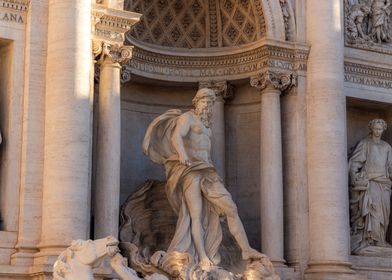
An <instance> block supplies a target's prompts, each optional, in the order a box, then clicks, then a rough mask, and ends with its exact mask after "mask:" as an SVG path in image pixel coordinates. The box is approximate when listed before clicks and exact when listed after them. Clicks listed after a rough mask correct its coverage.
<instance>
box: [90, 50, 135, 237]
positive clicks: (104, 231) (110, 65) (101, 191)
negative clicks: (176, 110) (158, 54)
mask: <svg viewBox="0 0 392 280" xmlns="http://www.w3.org/2000/svg"><path fill="white" fill-rule="evenodd" d="M101 51H102V54H100V59H99V60H98V63H99V64H100V79H99V95H98V133H97V166H96V180H95V182H96V184H95V187H96V188H95V204H94V205H95V210H94V211H95V213H94V214H95V224H94V235H95V238H103V237H105V236H108V235H112V236H115V237H117V236H118V227H119V224H118V221H119V210H120V155H121V99H120V70H121V65H120V62H123V61H125V60H126V59H128V58H129V57H130V56H131V51H130V49H129V48H127V47H119V46H116V45H110V44H107V43H102V49H101Z"/></svg>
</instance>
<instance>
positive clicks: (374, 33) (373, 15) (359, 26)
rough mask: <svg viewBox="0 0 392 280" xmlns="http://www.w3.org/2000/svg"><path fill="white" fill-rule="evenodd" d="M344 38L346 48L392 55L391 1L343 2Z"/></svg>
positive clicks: (353, 0)
mask: <svg viewBox="0 0 392 280" xmlns="http://www.w3.org/2000/svg"><path fill="white" fill-rule="evenodd" d="M345 38H346V44H347V45H348V46H351V47H356V48H362V49H368V50H372V51H377V52H383V53H389V54H392V6H391V0H373V1H370V0H345Z"/></svg>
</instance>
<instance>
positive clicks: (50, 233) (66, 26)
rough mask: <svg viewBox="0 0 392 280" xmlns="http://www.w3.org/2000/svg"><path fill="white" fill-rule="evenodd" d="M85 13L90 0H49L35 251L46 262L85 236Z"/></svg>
mask: <svg viewBox="0 0 392 280" xmlns="http://www.w3.org/2000/svg"><path fill="white" fill-rule="evenodd" d="M90 17H91V1H90V0H70V1H59V0H49V23H48V50H47V66H46V73H47V79H46V99H45V152H44V182H43V205H42V210H43V213H42V234H41V243H40V245H39V248H40V251H41V252H40V253H39V254H38V255H37V257H38V258H40V259H41V261H42V262H43V263H48V262H49V263H50V262H51V261H52V260H53V259H51V258H50V257H51V256H52V257H56V256H57V255H58V254H59V253H60V252H61V251H62V250H64V248H66V247H68V246H69V244H70V243H71V241H72V240H74V239H79V238H81V239H86V238H87V237H88V236H89V224H90V220H89V210H90V162H91V141H90V139H91V103H90V69H91V21H90ZM59 67H60V68H59ZM59 69H60V71H59Z"/></svg>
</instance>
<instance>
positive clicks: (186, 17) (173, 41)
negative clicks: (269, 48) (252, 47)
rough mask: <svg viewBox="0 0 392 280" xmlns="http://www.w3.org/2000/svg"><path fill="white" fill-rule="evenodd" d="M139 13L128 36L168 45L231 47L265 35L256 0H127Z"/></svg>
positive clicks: (187, 47)
mask: <svg viewBox="0 0 392 280" xmlns="http://www.w3.org/2000/svg"><path fill="white" fill-rule="evenodd" d="M125 8H126V9H127V10H130V11H133V12H138V13H141V14H142V15H143V16H142V18H141V21H140V22H139V23H138V24H136V25H135V26H134V28H133V29H132V31H131V32H130V34H129V36H128V39H129V40H130V41H131V42H133V43H134V42H135V41H138V42H144V43H147V44H153V45H159V46H163V47H171V48H173V47H174V48H186V49H190V48H214V47H233V46H240V45H245V44H249V43H252V42H255V41H257V40H260V39H261V38H263V37H265V34H266V24H265V22H264V16H263V10H262V5H261V3H260V1H259V0H187V1H184V0H128V1H125Z"/></svg>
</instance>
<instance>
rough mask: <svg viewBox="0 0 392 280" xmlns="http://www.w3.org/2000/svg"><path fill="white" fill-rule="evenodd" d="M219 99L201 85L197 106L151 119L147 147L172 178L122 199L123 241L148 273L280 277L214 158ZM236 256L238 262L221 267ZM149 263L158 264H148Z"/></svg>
mask: <svg viewBox="0 0 392 280" xmlns="http://www.w3.org/2000/svg"><path fill="white" fill-rule="evenodd" d="M215 99H216V95H215V92H214V91H213V90H211V89H208V88H203V89H200V90H199V91H198V92H197V93H196V95H195V97H194V98H193V100H192V104H193V107H194V109H192V110H190V111H187V112H185V113H182V112H181V111H180V110H169V111H167V112H166V113H164V114H163V115H161V116H159V117H157V118H156V119H155V120H153V122H152V123H151V124H150V125H149V127H148V129H147V132H146V135H145V138H144V141H143V151H144V153H145V154H146V155H147V156H149V158H150V159H151V160H152V161H154V162H155V163H158V164H161V165H164V167H165V170H166V177H167V181H166V182H165V183H156V182H155V183H154V182H152V183H151V182H150V183H148V182H147V183H146V184H145V185H144V186H143V187H142V188H141V189H140V190H139V191H137V192H136V193H135V194H133V195H132V196H131V197H130V198H129V199H128V200H127V202H126V203H125V204H124V205H123V207H122V211H121V215H122V225H121V227H120V236H121V240H122V241H124V239H128V241H131V242H132V243H134V244H133V245H132V246H131V245H130V244H128V251H129V252H130V256H129V258H130V261H131V263H133V264H134V265H135V267H134V266H132V267H133V268H134V269H135V270H137V271H139V272H141V273H144V274H147V273H148V272H149V271H156V269H158V271H159V270H163V271H165V272H166V273H167V275H168V276H169V277H170V278H172V279H254V280H256V279H271V280H272V279H279V277H278V276H277V275H276V273H275V271H274V269H273V266H272V264H271V262H270V261H269V259H268V257H267V256H265V255H263V254H261V253H260V252H258V251H256V250H255V249H253V248H251V247H250V245H249V242H248V238H247V236H246V233H245V230H244V227H243V225H242V222H241V220H240V218H239V216H238V212H237V207H236V205H235V203H234V202H233V200H232V198H231V195H230V193H229V192H228V191H227V190H226V188H225V187H224V185H223V181H222V179H221V178H220V177H219V175H218V174H217V172H216V169H215V167H214V165H213V163H212V161H211V152H210V150H211V135H212V131H211V117H212V107H213V104H214V102H215ZM162 189H163V191H162ZM165 191H166V195H165V193H164V192H165ZM146 200H148V201H147V202H146ZM154 203H155V204H157V205H159V209H157V208H158V207H155V208H154V206H151V205H152V204H154ZM142 208H143V209H145V210H143V211H141V209H142ZM136 212H138V213H139V214H138V215H136V214H135V213H136ZM151 213H153V214H151ZM140 216H143V217H144V219H140ZM155 216H158V217H160V219H159V220H157V221H155V222H150V223H149V225H145V224H146V220H147V218H146V217H149V218H148V219H154V217H155ZM223 216H224V217H226V221H223V222H222V217H223ZM165 220H168V221H169V222H167V223H166V224H163V223H164V222H165ZM176 220H177V222H175V221H176ZM170 221H171V224H170ZM175 223H176V226H175V228H174V229H170V226H171V225H173V224H175ZM156 224H159V225H160V227H159V228H157V227H155V225H156ZM169 229H170V230H169ZM146 232H151V233H154V232H157V234H155V235H153V236H152V235H151V234H149V233H146ZM131 235H132V236H133V238H134V239H133V240H129V239H130V236H131ZM168 236H169V237H168ZM230 238H231V239H230ZM158 239H159V241H157V240H158ZM145 240H151V241H150V244H147V243H148V242H145ZM153 240H155V241H153ZM228 240H230V241H228ZM152 243H154V244H155V245H154V246H152V245H151V244H152ZM164 243H167V244H166V245H162V244H164ZM233 244H236V245H233ZM237 245H238V246H237ZM125 247H126V246H125ZM234 247H235V248H234ZM157 249H158V251H156V250H157ZM137 251H140V252H141V254H142V255H143V256H144V259H141V258H140V257H138V256H136V255H135V254H136V252H137ZM151 251H155V253H154V254H153V255H151V253H152V252H151ZM146 252H148V253H146ZM235 254H237V256H238V258H237V260H236V261H235V263H234V264H233V263H231V265H226V266H225V265H223V263H226V264H227V263H228V260H229V259H232V256H233V255H235ZM222 255H223V256H224V258H221V256H222ZM146 264H147V266H148V265H152V266H153V267H149V268H148V269H146V267H147V266H146ZM218 265H220V267H218ZM241 266H242V267H241ZM234 267H235V273H234V270H230V269H234ZM143 270H144V271H143ZM235 275H236V276H235Z"/></svg>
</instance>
